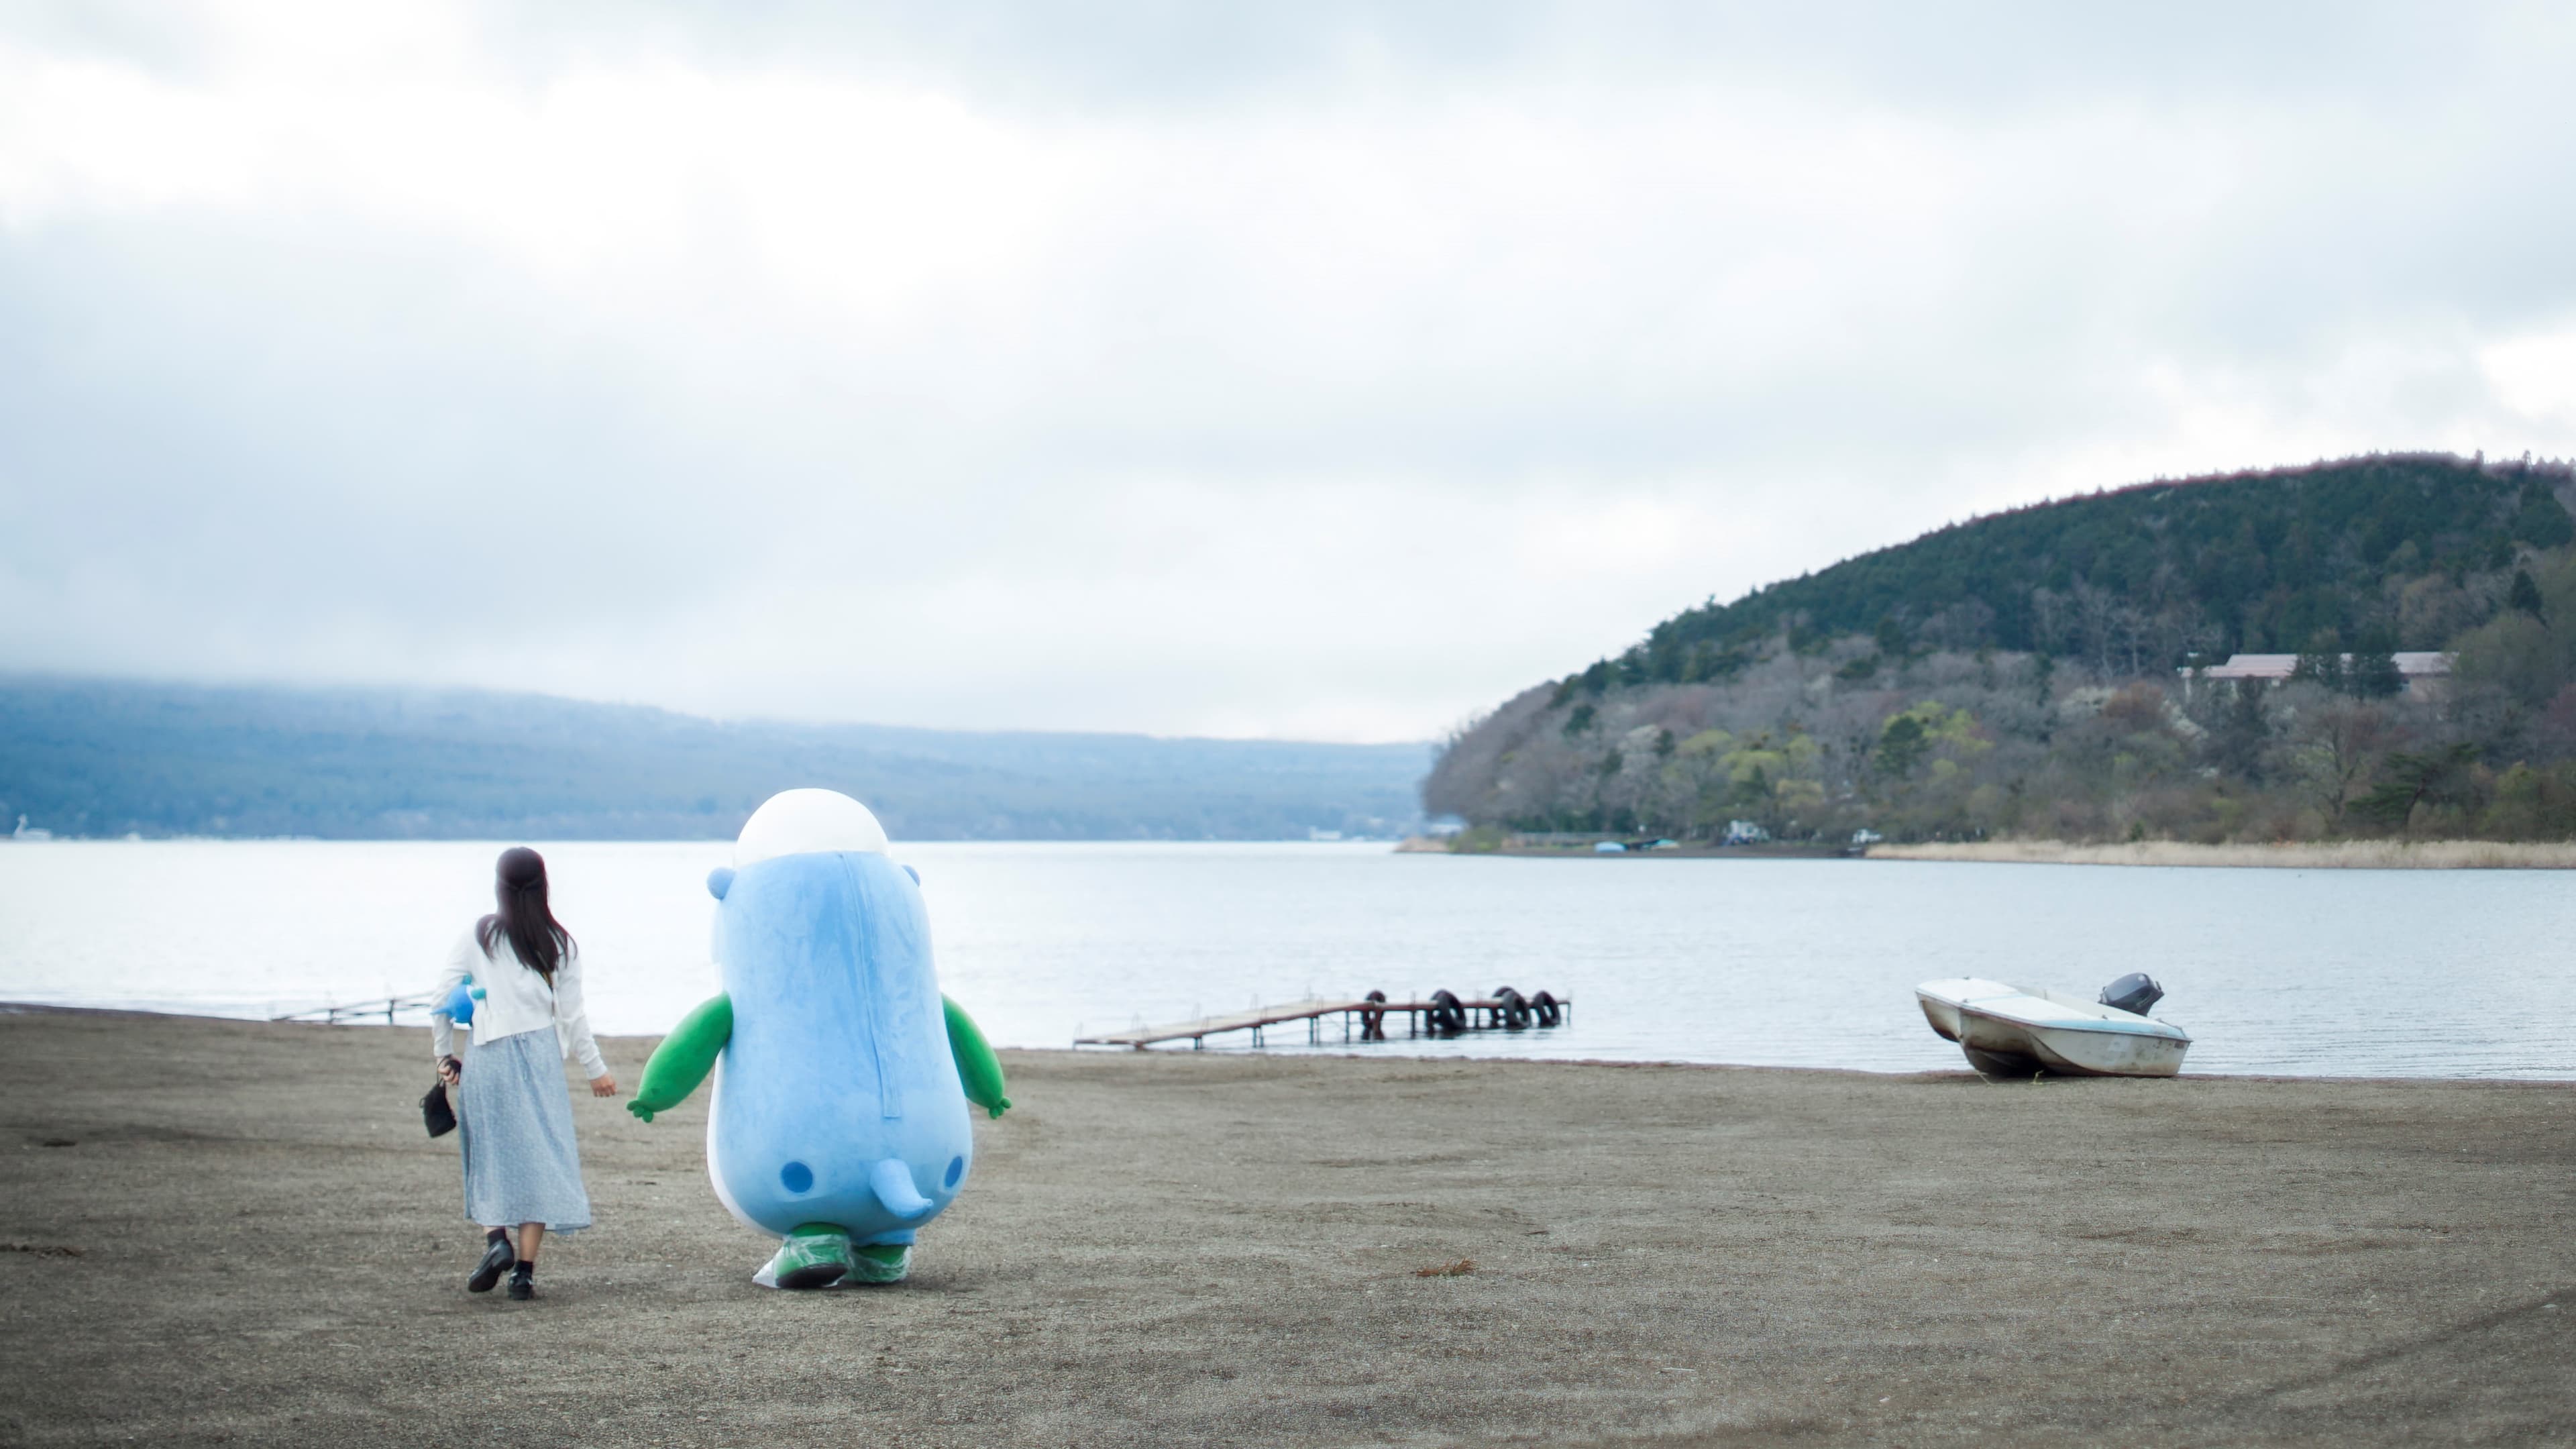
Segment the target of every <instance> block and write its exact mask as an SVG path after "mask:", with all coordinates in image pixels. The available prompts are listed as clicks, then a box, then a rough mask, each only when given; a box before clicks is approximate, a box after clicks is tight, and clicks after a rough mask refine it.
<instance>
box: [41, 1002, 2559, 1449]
mask: <svg viewBox="0 0 2576 1449" xmlns="http://www.w3.org/2000/svg"><path fill="white" fill-rule="evenodd" d="M426 1042H427V1038H426V1033H425V1032H422V1031H419V1030H390V1029H385V1028H353V1027H316V1026H286V1025H268V1024H257V1023H243V1022H226V1021H209V1020H199V1019H186V1018H169V1017H143V1016H127V1015H114V1014H102V1013H60V1012H38V1011H26V1012H14V1013H10V1014H6V1015H0V1117H5V1122H0V1143H5V1144H6V1153H5V1157H0V1161H5V1163H6V1166H5V1169H0V1171H5V1173H6V1189H5V1192H0V1243H4V1244H5V1246H6V1249H7V1251H5V1252H0V1275H5V1278H0V1283H5V1291H4V1292H0V1303H5V1305H6V1307H5V1309H4V1310H0V1440H5V1441H6V1442H8V1443H12V1444H85V1443H121V1442H126V1441H128V1440H132V1441H135V1442H148V1443H160V1444H173V1443H176V1444H198V1443H236V1444H253V1443H256V1444H351V1443H410V1444H437V1445H476V1444H531V1445H533V1444H577V1445H646V1444H741V1445H774V1444H827V1443H828V1444H849V1443H865V1442H886V1443H904V1444H955V1445H985V1444H1005V1445H1023V1444H1025V1445H1040V1444H1044V1445H1065V1444H1082V1445H1088V1444H1182V1443H1186V1444H1212V1443H1248V1444H1301V1445H1302V1444H1371V1443H1386V1444H1451V1443H1497V1442H1508V1443H1598V1444H1641V1445H1642V1444H1651V1445H1680V1444H1722V1445H1768V1444H1791V1443H1795V1444H1823V1443H1855V1444H1859V1443H1886V1444H1971V1443H1974V1444H2034V1445H2036V1444H2052V1445H2063V1444H2067V1443H2074V1442H2086V1441H2090V1442H2103V1443H2120V1444H2128V1445H2138V1444H2177V1445H2180V1444H2210V1443H2220V1442H2227V1443H2266V1444H2317V1445H2326V1444H2350V1443H2391V1444H2393V1443H2424V1442H2437V1441H2438V1442H2450V1443H2496V1444H2526V1443H2550V1442H2568V1441H2570V1440H2576V1174H2571V1172H2570V1170H2569V1169H2570V1167H2571V1166H2576V1089H2571V1088H2569V1087H2566V1086H2557V1085H2549V1086H2542V1085H2511V1084H2467V1083H2437V1082H2413V1083H2388V1082H2292V1081H2270V1080H2225V1079H2208V1080H2192V1079H2188V1078H2186V1079H2183V1080H2180V1081H2168V1082H2137V1081H2052V1082H2043V1083H2035V1084H2034V1083H2015V1084H1992V1083H1988V1082H1985V1081H1982V1080H1980V1079H1979V1078H1977V1077H1975V1076H1972V1075H1969V1074H1967V1073H1965V1072H1960V1073H1955V1074H1935V1075H1926V1076H1914V1077H1871V1076H1863V1075H1857V1074H1844V1073H1831V1072H1811V1071H1781V1070H1752V1069H1711V1068H1691V1067H1609V1066H1588V1065H1567V1064H1543V1063H1511V1062H1476V1063H1464V1062H1439V1063H1433V1062H1426V1061H1420V1060H1407V1059H1402V1058H1397V1057H1393V1056H1387V1057H1377V1058H1370V1059H1359V1060H1353V1059H1348V1058H1330V1057H1324V1058H1318V1057H1301V1058H1262V1057H1251V1056H1239V1055H1219V1054H1214V1053H1210V1054H1207V1055H1202V1056H1192V1055H1188V1054H1177V1055H1165V1054H1153V1055H1137V1054H1132V1053H1114V1054H1098V1055H1073V1054H1069V1053H1011V1054H1008V1056H1007V1065H1008V1068H1009V1071H1010V1072H1011V1075H1012V1094H1013V1096H1014V1097H1015V1098H1016V1099H1017V1101H1018V1102H1019V1104H1020V1105H1019V1107H1018V1108H1017V1109H1016V1110H1014V1111H1013V1112H1012V1113H1011V1114H1010V1115H1009V1116H1008V1117H1006V1118H1004V1119H1003V1120H1001V1121H999V1122H989V1123H988V1122H979V1123H978V1126H977V1131H978V1134H979V1142H980V1147H979V1152H980V1157H979V1160H978V1162H977V1165H976V1176H975V1178H974V1180H973V1182H972V1184H971V1186H970V1189H969V1191H968V1192H967V1194H966V1195H965V1196H964V1198H962V1199H961V1200H960V1202H959V1204H958V1206H957V1207H956V1208H955V1209H954V1210H953V1211H951V1212H950V1213H949V1214H948V1215H947V1216H946V1217H944V1218H942V1219H941V1220H940V1221H939V1222H937V1223H936V1224H934V1225H933V1226H932V1227H931V1228H930V1229H928V1230H927V1231H925V1233H924V1235H923V1246H922V1249H921V1251H920V1253H919V1256H918V1259H917V1264H918V1266H917V1269H916V1272H915V1275H914V1277H913V1279H912V1281H911V1282H910V1283H908V1284H905V1285H903V1286H900V1287H897V1288H892V1289H870V1290H853V1291H835V1292H830V1293H824V1294H809V1295H788V1294H778V1293H770V1292H765V1291H763V1290H761V1289H758V1288H756V1287H754V1286H752V1284H751V1282H750V1281H749V1279H750V1274H751V1272H752V1270H753V1269H754V1268H755V1267H756V1266H757V1265H758V1264H759V1263H760V1261H761V1260H762V1258H763V1257H764V1256H765V1255H766V1253H767V1252H768V1247H769V1245H768V1243H767V1240H765V1239H762V1238H760V1237H758V1236H756V1235H754V1234H752V1233H750V1232H748V1231H746V1230H744V1229H742V1228H740V1227H738V1226H736V1225H735V1224H734V1223H733V1222H732V1220H731V1219H730V1218H728V1217H727V1216H726V1215H725V1213H724V1211H723V1209H722V1208H721V1207H720V1206H719V1205H718V1204H717V1203H716V1201H715V1198H714V1196H713V1194H712V1193H711V1192H710V1191H709V1190H708V1187H707V1183H706V1178H705V1174H704V1169H703V1160H702V1146H703V1125H704V1101H705V1099H704V1097H703V1095H701V1097H700V1098H698V1099H697V1101H695V1102H693V1103H692V1104H691V1105H690V1106H689V1107H687V1108H684V1109H682V1110H680V1111H677V1112H674V1113H671V1114H668V1115H666V1116H665V1117H664V1119H663V1120H662V1121H661V1122H660V1123H658V1124H656V1125H654V1126H652V1127H646V1126H643V1125H642V1124H639V1123H637V1122H635V1121H634V1120H632V1119H631V1118H629V1117H628V1116H627V1115H626V1114H625V1113H624V1111H623V1110H622V1109H621V1104H620V1103H613V1102H595V1101H593V1100H591V1099H590V1098H588V1097H587V1096H580V1097H576V1099H575V1111H576V1114H577V1117H578V1120H579V1123H580V1130H581V1132H582V1140H583V1152H584V1161H585V1168H586V1171H587V1174H588V1178H589V1184H590V1190H591V1193H592V1197H593V1200H594V1203H595V1206H596V1210H597V1215H598V1225H597V1226H596V1227H595V1228H594V1229H593V1230H591V1231H590V1232H589V1233H586V1234H583V1235H581V1236H579V1237H575V1238H572V1239H569V1240H566V1241H562V1242H550V1243H549V1245H548V1247H547V1251H546V1254H545V1257H544V1260H543V1270H542V1272H541V1273H540V1275H539V1283H540V1286H541V1288H542V1289H543V1292H544V1296H543V1297H542V1298H541V1299H540V1300H539V1301H537V1302H535V1303H531V1304H512V1303H509V1302H507V1301H506V1300H504V1299H503V1298H502V1297H501V1296H500V1295H498V1294H494V1295H489V1296H486V1297H469V1296H468V1295H467V1294H466V1293H465V1292H464V1291H463V1289H462V1278H463V1276H464V1273H465V1270H466V1268H467V1266H468V1265H469V1263H470V1262H471V1259H472V1257H473V1254H474V1246H475V1238H474V1234H473V1233H472V1232H471V1231H470V1230H469V1229H468V1228H467V1227H466V1226H465V1224H464V1223H463V1222H461V1221H460V1219H459V1216H458V1213H459V1199H458V1186H457V1175H456V1166H455V1159H454V1148H453V1146H452V1143H453V1139H452V1138H451V1139H448V1140H446V1141H444V1142H435V1143H434V1142H431V1141H430V1140H428V1139H427V1138H426V1137H425V1136H424V1135H423V1134H422V1132H421V1129H420V1124H419V1119H418V1115H417V1111H416V1108H415V1105H414V1103H415V1099H416V1098H417V1097H418V1095H419V1093H420V1091H421V1090H422V1089H423V1088H424V1087H425V1086H426V1085H427V1071H426V1067H425V1066H424V1059H425V1056H426V1051H427V1045H426ZM606 1045H607V1049H608V1054H609V1058H610V1061H611V1063H612V1065H613V1066H614V1068H615V1070H616V1071H617V1072H618V1073H619V1075H620V1076H621V1077H623V1078H624V1079H625V1080H626V1081H627V1082H628V1083H629V1084H631V1083H632V1081H633V1079H634V1075H635V1071H636V1069H637V1067H638V1066H639V1065H640V1064H641V1062H642V1059H643V1057H644V1055H645V1054H646V1052H647V1050H648V1049H649V1047H650V1045H651V1043H650V1042H649V1041H646V1040H638V1039H617V1040H611V1041H609V1042H608V1043H606ZM1462 1260H1471V1261H1472V1263H1473V1268H1472V1270H1471V1271H1461V1272H1458V1273H1456V1274H1453V1275H1448V1276H1417V1275H1418V1273H1419V1272H1420V1270H1423V1269H1429V1268H1437V1267H1444V1266H1451V1265H1456V1264H1459V1263H1460V1262H1461V1261H1462Z"/></svg>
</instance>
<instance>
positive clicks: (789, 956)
mask: <svg viewBox="0 0 2576 1449" xmlns="http://www.w3.org/2000/svg"><path fill="white" fill-rule="evenodd" d="M707 889H708V890H709V891H710V892H712V893H713V894H714V896H715V898H716V901H717V907H716V931H715V951H716V959H717V963H718V965H719V966H720V968H721V969H722V971H723V975H724V993H723V994H722V995H720V996H718V997H716V998H715V999H714V1000H712V1001H709V1002H707V1003H706V1004H705V1005H703V1006H700V1007H699V1008H697V1009H696V1010H695V1011H692V1012H690V1013H689V1014H688V1016H687V1017H685V1018H683V1019H682V1020H681V1022H680V1024H679V1025H678V1026H677V1027H674V1028H673V1029H672V1031H671V1034H670V1035H669V1036H668V1037H666V1038H664V1039H663V1041H662V1045H661V1046H660V1047H658V1048H656V1049H655V1050H654V1053H653V1059H652V1060H651V1061H649V1062H647V1063H646V1064H645V1066H644V1079H643V1081H642V1083H641V1084H640V1085H639V1086H638V1087H637V1089H636V1093H635V1098H634V1100H633V1101H632V1102H631V1103H629V1104H628V1106H627V1110H628V1111H630V1112H633V1113H634V1114H635V1115H636V1116H638V1117H641V1118H643V1119H644V1120H645V1121H647V1122H650V1121H652V1120H653V1114H655V1113H656V1112H664V1111H668V1110H670V1109H671V1108H672V1107H675V1106H677V1105H679V1104H680V1103H681V1102H682V1101H684V1100H686V1099H687V1097H688V1095H689V1094H690V1093H691V1092H693V1091H695V1090H697V1086H698V1083H699V1082H701V1081H703V1080H705V1078H706V1076H707V1074H708V1072H709V1071H710V1070H712V1071H713V1072H714V1073H715V1079H716V1082H715V1094H714V1102H713V1106H712V1108H711V1110H710V1112H709V1114H708V1117H707V1175H708V1177H710V1178H711V1179H713V1180H714V1183H715V1189H716V1196H717V1197H718V1198H720V1199H722V1200H723V1202H724V1205H725V1207H726V1208H727V1209H729V1210H730V1211H731V1212H732V1213H733V1215H734V1216H735V1217H736V1218H738V1219H740V1220H741V1221H742V1222H743V1223H744V1224H746V1225H747V1226H750V1227H754V1228H758V1229H759V1230H761V1231H762V1232H765V1233H768V1234H769V1235H770V1236H772V1237H776V1238H784V1239H786V1241H785V1242H784V1243H783V1244H781V1245H780V1247H779V1249H778V1252H777V1255H776V1256H774V1257H772V1258H771V1259H770V1260H769V1263H768V1264H767V1266H765V1267H763V1268H762V1269H761V1270H760V1272H759V1273H758V1274H757V1275H755V1276H754V1278H753V1280H752V1281H754V1282H756V1283H759V1284H761V1285H762V1286H764V1287H771V1288H827V1287H830V1286H832V1285H834V1284H845V1283H895V1282H900V1281H902V1279H903V1276H904V1274H905V1273H906V1272H907V1271H909V1270H910V1268H911V1265H912V1241H913V1234H914V1233H915V1232H916V1231H917V1230H918V1229H919V1228H920V1227H921V1225H922V1224H924V1223H926V1222H929V1221H930V1220H931V1219H932V1218H934V1217H937V1216H938V1215H939V1214H940V1212H941V1211H942V1210H943V1209H945V1208H946V1207H947V1206H948V1204H949V1203H950V1202H952V1201H954V1200H955V1199H956V1197H957V1194H958V1192H959V1190H960V1189H962V1188H963V1187H964V1186H965V1185H966V1177H967V1174H968V1172H969V1171H970V1170H971V1169H972V1168H973V1166H974V1161H975V1138H974V1133H973V1130H972V1128H971V1127H970V1126H969V1119H968V1116H967V1108H966V1104H967V1103H968V1101H969V1100H972V1101H973V1102H974V1103H975V1105H977V1106H980V1107H982V1108H984V1109H985V1110H986V1111H988V1112H990V1113H991V1114H992V1115H994V1116H996V1117H999V1116H1001V1115H1002V1112H1003V1110H1004V1109H1005V1108H1007V1107H1009V1106H1010V1105H1011V1103H1010V1099H1009V1098H1008V1097H1006V1096H1004V1095H1003V1093H1002V1068H1001V1063H1000V1062H999V1061H998V1060H996V1059H995V1057H994V1055H993V1050H992V1048H991V1047H990V1046H987V1045H986V1044H985V1041H984V1036H983V1033H982V1032H980V1031H977V1030H976V1029H975V1023H974V1022H973V1021H972V1020H970V1019H969V1018H968V1017H967V1015H966V1013H965V1012H963V1011H960V1010H959V1009H958V1008H957V1005H956V1003H954V1002H951V1001H949V1000H947V999H946V998H945V997H943V996H941V995H940V994H939V980H938V977H937V976H936V975H934V974H933V972H932V970H931V965H930V921H929V917H928V915H927V913H925V912H924V910H923V909H922V903H921V887H920V884H919V878H918V877H917V876H915V875H914V874H913V873H912V871H911V869H910V867H907V866H898V865H896V864H895V863H894V862H893V861H891V860H889V859H887V858H886V836H885V828H884V827H883V826H881V825H879V824H878V823H877V818H876V816H875V815H873V814H871V813H869V811H868V808H867V807H866V806H864V805H862V804H860V803H859V802H858V801H856V800H853V799H851V798H850V797H849V796H847V795H843V794H839V793H838V792H835V791H831V790H789V791H786V792H785V793H783V794H779V795H775V796H772V797H771V798H770V799H769V801H768V803H766V804H764V805H762V806H761V807H760V808H759V809H758V810H756V811H754V812H753V813H752V817H751V819H750V820H749V821H748V822H746V823H745V824H744V825H743V827H742V836H741V838H740V839H739V840H738V841H736V842H735V845H734V863H733V867H732V868H731V869H719V870H717V871H716V872H715V873H714V874H713V875H711V876H709V877H708V878H707Z"/></svg>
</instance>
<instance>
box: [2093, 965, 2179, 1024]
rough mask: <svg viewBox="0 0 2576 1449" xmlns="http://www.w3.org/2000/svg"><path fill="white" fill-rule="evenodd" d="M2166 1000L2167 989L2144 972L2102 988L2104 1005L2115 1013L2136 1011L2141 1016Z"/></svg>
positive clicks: (2135, 973)
mask: <svg viewBox="0 0 2576 1449" xmlns="http://www.w3.org/2000/svg"><path fill="white" fill-rule="evenodd" d="M2164 999H2165V989H2164V988H2163V987H2161V986H2158V985H2157V984H2156V979H2155V978H2154V977H2152V976H2149V975H2148V974H2147V973H2145V972H2144V971H2132V972H2130V973H2129V974H2128V975H2126V976H2123V977H2121V978H2120V979H2119V980H2117V981H2114V982H2112V983H2111V984H2110V985H2108V986H2105V987H2103V988H2102V1004H2103V1005H2104V1006H2107V1007H2109V1008H2111V1009H2112V1010H2113V1011H2134V1012H2136V1013H2137V1014H2138V1015H2140V1016H2144V1015H2146V1014H2147V1008H2149V1007H2151V1006H2153V1005H2155V1004H2156V1003H2157V1002H2159V1001H2162V1000H2164Z"/></svg>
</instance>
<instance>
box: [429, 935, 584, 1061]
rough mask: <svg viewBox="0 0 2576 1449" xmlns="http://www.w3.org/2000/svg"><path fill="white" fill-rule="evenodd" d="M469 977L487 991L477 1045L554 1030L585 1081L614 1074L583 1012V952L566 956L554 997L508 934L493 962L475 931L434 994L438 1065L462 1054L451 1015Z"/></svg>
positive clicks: (432, 1026)
mask: <svg viewBox="0 0 2576 1449" xmlns="http://www.w3.org/2000/svg"><path fill="white" fill-rule="evenodd" d="M468 976H471V977H473V978H474V984H475V985H477V986H480V987H482V988H483V996H482V999H481V1000H479V1001H476V1002H475V1003H474V1022H473V1025H472V1028H471V1030H472V1031H473V1033H474V1039H475V1040H476V1041H478V1042H494V1041H499V1040H500V1039H501V1038H503V1037H505V1036H517V1035H518V1034H519V1033H521V1032H527V1031H535V1030H537V1029H538V1028H540V1027H546V1026H551V1027H553V1028H554V1029H555V1044H556V1046H557V1047H558V1048H560V1049H561V1051H562V1053H563V1054H564V1055H565V1056H568V1057H569V1056H578V1057H580V1058H581V1070H582V1074H583V1075H585V1076H589V1077H602V1076H606V1075H607V1074H608V1061H607V1059H606V1058H604V1057H602V1056H601V1055H600V1054H599V1043H598V1042H597V1041H594V1040H592V1038H591V1035H590V1015H589V1012H588V1011H587V1010H585V1009H584V1008H583V1006H582V1000H581V952H580V951H579V950H578V949H575V950H569V951H566V952H564V958H563V964H562V965H560V966H558V967H556V968H555V984H554V989H553V990H551V991H549V990H547V989H546V978H544V977H543V976H540V975H538V974H537V973H536V972H534V971H532V970H530V969H529V968H528V967H527V966H525V965H524V964H522V963H521V962H520V960H519V953H518V952H516V951H514V950H512V949H510V933H509V932H507V931H501V932H497V933H495V934H494V935H493V937H492V955H491V957H490V958H489V959H488V960H487V959H485V957H484V955H483V948H482V947H481V946H479V945H477V944H475V941H474V932H473V931H471V930H468V931H467V932H466V933H465V934H464V935H462V936H459V937H457V938H456V945H455V946H454V947H453V948H451V949H450V950H449V951H448V953H447V969H446V970H444V971H441V972H440V973H438V987H437V989H436V990H435V991H434V992H432V993H431V999H432V1000H434V1001H436V1002H437V1003H438V1004H437V1005H436V1006H433V1007H431V1008H430V1012H429V1033H430V1045H429V1054H430V1057H431V1059H432V1060H438V1059H440V1058H444V1057H446V1056H448V1055H449V1054H450V1053H452V1052H453V1051H454V1050H455V1049H456V1022H455V1019H454V1018H452V1017H450V1016H449V1015H448V1014H447V1000H448V998H449V997H451V996H453V995H455V994H456V988H457V987H458V986H461V985H463V984H464V982H465V978H466V977H468Z"/></svg>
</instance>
